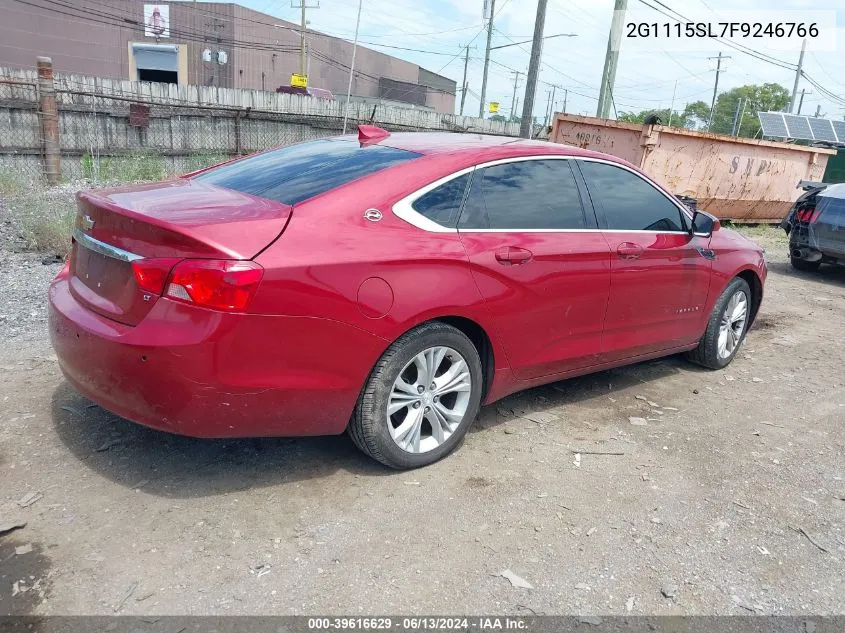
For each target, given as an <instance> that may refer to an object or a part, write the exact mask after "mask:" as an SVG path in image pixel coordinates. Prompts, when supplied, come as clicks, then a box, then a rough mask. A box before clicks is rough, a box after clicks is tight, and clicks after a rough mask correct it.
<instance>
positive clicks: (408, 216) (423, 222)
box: [392, 154, 702, 236]
mask: <svg viewBox="0 0 845 633" xmlns="http://www.w3.org/2000/svg"><path fill="white" fill-rule="evenodd" d="M527 160H583V161H589V162H594V163H604V164H605V165H611V166H613V167H618V168H619V169H624V170H625V171H628V172H630V173H632V174H633V175H634V176H638V177H639V178H641V179H642V180H644V181H645V182H646V183H648V184H649V185H651V187H653V188H654V189H655V191H657V193H659V194H660V195H661V196H663V197H664V198H666V199H667V200H668V201H669V202H671V203H672V204H673V205H674V206H675V207H676V208H677V209H678V210H679V211H680V212H681V213H683V214H684V216H685V217H686V218H687V220H688V221H689V222H690V223H691V222H692V215H691V214H690V211H689V209H688V208H687V207H686V206H685V205H683V204H681V203H680V202H679V201H678V200H677V198H674V197H673V196H669V195H667V194H666V193H665V192H664V191H663V189H661V188H660V186H659V185H657V183H655V182H654V181H653V180H651V179H650V178H648V177H647V176H644V175H643V174H641V173H639V172H637V171H634V170H633V169H631V168H630V167H628V166H627V165H622V164H620V163H617V162H614V161H612V160H606V159H603V158H594V157H592V156H572V155H561V154H538V155H536V156H512V157H510V158H499V159H496V160H491V161H487V162H485V163H479V164H478V165H473V166H471V167H465V168H464V169H461V170H459V171H456V172H453V173H451V174H448V175H446V176H443V177H442V178H438V179H437V180H435V181H434V182H432V183H429V184H427V185H426V186H424V187H422V188H420V189H417V190H416V191H413V192H412V193H410V194H408V195H407V196H405V197H404V198H402V199H400V200H398V201H397V202H395V203H394V204H393V207H392V211H393V215H395V216H396V217H398V218H400V219H402V220H405V222H407V223H408V224H411V225H413V226H416V227H417V228H419V229H422V230H424V231H428V232H429V233H458V232H460V233H654V234H675V235H689V231H647V230H639V229H460V231H459V229H457V228H454V229H453V228H449V227H446V226H442V225H440V224H437V222H434V221H433V220H429V219H428V218H427V217H425V216H424V215H423V214H421V213H419V212H418V211H417V210H415V209H414V207H413V203H414V202H416V200H417V199H418V198H421V197H422V196H424V195H425V194H427V193H428V192H429V191H431V190H432V189H436V188H437V187H439V186H440V185H443V184H445V183H447V182H449V181H450V180H453V179H455V178H458V177H460V176H463V175H464V174H466V173H469V172H473V171H475V170H476V169H484V168H486V167H494V166H496V165H504V164H506V163H518V162H522V161H527ZM695 235H698V236H702V234H699V233H696V234H695Z"/></svg>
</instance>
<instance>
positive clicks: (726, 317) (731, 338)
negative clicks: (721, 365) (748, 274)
mask: <svg viewBox="0 0 845 633" xmlns="http://www.w3.org/2000/svg"><path fill="white" fill-rule="evenodd" d="M747 318H748V297H746V295H745V293H744V292H743V291H742V290H737V291H736V292H735V293H734V294H733V295H732V296H731V298H730V299H729V300H728V303H727V305H726V306H725V311H724V312H723V313H722V321H721V324H720V326H719V358H721V359H725V358H730V356H731V355H732V354H733V353H734V350H736V347H737V345H739V342H740V341H741V340H742V334H743V332H744V331H745V322H746V320H747Z"/></svg>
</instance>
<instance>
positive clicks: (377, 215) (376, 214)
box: [364, 209, 382, 222]
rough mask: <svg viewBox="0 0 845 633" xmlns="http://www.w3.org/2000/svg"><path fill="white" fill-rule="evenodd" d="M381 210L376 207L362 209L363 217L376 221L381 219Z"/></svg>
mask: <svg viewBox="0 0 845 633" xmlns="http://www.w3.org/2000/svg"><path fill="white" fill-rule="evenodd" d="M381 217H382V216H381V211H379V210H378V209H367V210H366V211H364V218H365V219H367V220H369V221H370V222H378V221H379V220H381Z"/></svg>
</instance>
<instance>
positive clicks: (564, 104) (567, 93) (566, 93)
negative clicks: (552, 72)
mask: <svg viewBox="0 0 845 633" xmlns="http://www.w3.org/2000/svg"><path fill="white" fill-rule="evenodd" d="M568 96H569V89H568V88H564V89H563V113H564V114H566V98H567V97H568Z"/></svg>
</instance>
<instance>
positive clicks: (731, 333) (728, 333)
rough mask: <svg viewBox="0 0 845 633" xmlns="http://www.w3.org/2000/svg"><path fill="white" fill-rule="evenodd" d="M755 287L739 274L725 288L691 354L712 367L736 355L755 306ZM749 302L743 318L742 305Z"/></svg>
mask: <svg viewBox="0 0 845 633" xmlns="http://www.w3.org/2000/svg"><path fill="white" fill-rule="evenodd" d="M752 300H753V299H752V296H751V288H750V287H749V286H748V283H747V282H746V281H745V280H744V279H742V278H740V277H735V278H734V279H733V280H732V281H731V282H730V283H729V284H728V286H727V287H726V288H725V289H724V291H722V294H721V295H720V296H719V299H718V301H716V305H715V306H713V312H712V313H711V314H710V318H709V319H708V321H707V329H706V330H705V331H704V336H702V337H701V341H699V343H698V347H697V348H695V349H694V350H692V351H691V352H688V353H687V358H688V359H689V360H691V361H692V362H694V363H697V364H699V365H702V366H704V367H707V368H709V369H722V368H724V367H727V366H728V365H729V364H730V362H731V361H732V360H733V358H734V356H736V353H737V350H739V348H740V346H741V345H742V342H743V341H744V340H745V335H746V333H747V332H748V324H749V322H750V321H749V320H750V318H751V313H752V309H753V305H752ZM740 303H742V304H743V305H744V306H745V310H744V315H743V316H742V322H741V323H740V322H739V319H737V318H736V317H738V316H739V313H740V309H739V307H738V306H739V305H740Z"/></svg>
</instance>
